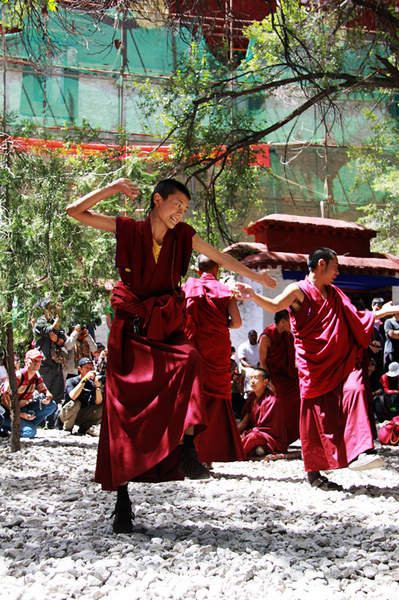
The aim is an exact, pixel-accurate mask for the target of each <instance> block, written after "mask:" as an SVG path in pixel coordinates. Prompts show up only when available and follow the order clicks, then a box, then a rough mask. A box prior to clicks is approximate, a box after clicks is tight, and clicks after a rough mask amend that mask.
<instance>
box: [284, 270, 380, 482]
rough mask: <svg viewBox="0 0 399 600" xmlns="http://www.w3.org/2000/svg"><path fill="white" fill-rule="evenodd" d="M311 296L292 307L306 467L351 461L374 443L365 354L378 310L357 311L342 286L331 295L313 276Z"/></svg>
mask: <svg viewBox="0 0 399 600" xmlns="http://www.w3.org/2000/svg"><path fill="white" fill-rule="evenodd" d="M298 286H299V287H300V289H301V290H302V291H303V293H304V295H305V299H304V301H303V303H302V306H301V308H300V310H299V311H298V312H295V313H294V312H292V311H291V328H292V331H293V333H294V337H295V350H296V363H297V366H298V374H299V383H300V390H301V415H300V438H301V443H302V455H303V460H304V464H305V470H306V471H319V470H326V469H339V468H342V467H347V466H348V464H349V463H350V462H351V461H352V460H354V459H355V458H356V457H357V456H358V455H359V454H361V453H362V452H365V451H366V450H369V449H370V448H372V447H373V436H372V433H371V429H370V423H369V419H368V415H367V397H366V391H365V386H364V382H363V372H362V357H363V353H364V350H365V349H366V348H367V347H368V345H369V341H370V337H371V334H372V331H373V325H374V314H373V313H372V312H371V311H357V310H356V308H355V307H354V306H353V305H352V303H351V302H350V300H349V298H348V297H347V296H346V295H345V294H344V293H343V292H342V291H341V290H340V289H338V288H337V287H335V286H334V285H331V286H329V287H328V294H327V298H324V297H323V296H322V294H321V292H320V291H319V290H318V288H317V287H316V286H315V285H313V284H312V283H311V281H310V280H309V278H308V277H306V279H305V280H304V281H301V282H299V283H298Z"/></svg>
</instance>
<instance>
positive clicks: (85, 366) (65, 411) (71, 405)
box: [60, 357, 103, 436]
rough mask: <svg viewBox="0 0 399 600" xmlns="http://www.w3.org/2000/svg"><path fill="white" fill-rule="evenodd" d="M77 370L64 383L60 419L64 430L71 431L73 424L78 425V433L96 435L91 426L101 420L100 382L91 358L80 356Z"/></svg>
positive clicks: (101, 398)
mask: <svg viewBox="0 0 399 600" xmlns="http://www.w3.org/2000/svg"><path fill="white" fill-rule="evenodd" d="M78 371H79V375H78V376H77V377H71V378H70V379H68V380H67V382H66V384H65V399H64V404H63V406H62V408H61V412H60V420H61V421H62V422H63V423H64V431H69V432H71V433H72V430H73V427H74V425H79V431H78V433H79V434H80V435H85V434H86V433H88V434H89V435H95V436H97V435H98V433H97V432H96V431H95V429H94V428H93V426H94V425H98V424H99V423H100V422H101V415H102V401H103V396H102V392H101V383H100V381H99V380H98V379H97V376H96V372H95V370H94V364H93V361H92V359H91V358H88V357H83V358H81V359H80V361H79V362H78Z"/></svg>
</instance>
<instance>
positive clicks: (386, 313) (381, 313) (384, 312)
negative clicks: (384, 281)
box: [374, 302, 399, 334]
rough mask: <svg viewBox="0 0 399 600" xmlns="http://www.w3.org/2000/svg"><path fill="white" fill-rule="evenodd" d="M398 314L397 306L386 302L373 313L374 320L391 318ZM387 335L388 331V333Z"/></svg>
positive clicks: (398, 307) (398, 308)
mask: <svg viewBox="0 0 399 600" xmlns="http://www.w3.org/2000/svg"><path fill="white" fill-rule="evenodd" d="M396 313H399V306H398V305H397V304H396V305H395V304H392V302H386V303H385V304H384V306H383V307H382V308H380V310H376V311H375V313H374V318H375V320H377V319H383V318H384V317H391V316H392V315H395V314H396ZM388 334H389V331H388Z"/></svg>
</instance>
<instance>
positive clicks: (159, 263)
mask: <svg viewBox="0 0 399 600" xmlns="http://www.w3.org/2000/svg"><path fill="white" fill-rule="evenodd" d="M117 193H123V194H125V195H126V196H128V197H129V198H132V199H134V198H136V197H137V196H138V195H139V189H138V187H137V186H136V185H135V184H134V183H132V182H131V181H130V180H129V179H125V178H122V179H118V180H116V181H114V182H112V183H110V184H108V185H106V186H105V187H103V188H101V189H99V190H96V191H93V192H90V193H89V194H87V195H85V196H83V197H82V198H80V199H78V200H76V201H75V202H73V203H72V204H71V205H70V206H68V207H67V213H68V214H69V215H70V216H71V217H74V218H75V219H77V220H78V221H81V222H82V223H84V224H85V225H89V226H91V227H95V228H97V229H101V230H103V231H109V232H111V233H115V234H116V266H117V267H118V269H119V273H120V277H121V281H119V282H118V283H117V284H116V286H115V288H114V290H113V295H112V300H111V304H112V308H113V310H114V312H115V317H114V319H113V321H112V327H111V331H110V335H109V345H108V351H109V352H108V367H107V379H106V402H105V406H104V410H103V417H102V426H101V433H100V440H99V447H98V456H97V468H96V475H95V480H96V481H97V482H99V483H101V484H102V487H103V489H106V490H117V501H116V505H115V510H114V514H115V518H114V522H113V529H114V531H115V532H116V533H118V532H131V531H132V530H133V524H132V519H133V518H134V515H133V514H132V511H131V502H130V499H129V494H128V489H127V482H128V481H129V480H136V481H153V482H155V481H167V480H174V479H182V477H183V476H184V475H187V476H189V477H192V478H203V477H209V472H208V471H207V470H206V469H205V468H204V467H203V466H202V465H201V464H200V463H199V462H198V458H197V455H196V452H195V449H194V444H193V437H194V435H195V434H196V433H198V432H199V431H201V430H202V429H204V428H205V427H206V423H207V416H206V411H205V409H204V407H203V406H202V403H201V400H200V394H199V391H200V390H199V369H198V365H199V357H198V353H197V352H196V350H195V349H194V348H193V346H191V344H189V343H188V341H187V339H186V337H185V335H184V293H183V292H182V290H181V288H180V280H181V277H183V276H184V275H185V273H186V271H187V267H188V264H189V261H190V257H191V253H192V250H193V249H195V250H197V251H198V252H202V253H204V254H206V255H207V256H209V257H210V258H211V259H212V260H214V261H215V262H217V263H218V264H221V265H223V266H224V267H226V268H227V269H231V270H232V271H236V272H237V273H240V274H242V275H244V276H247V277H250V278H252V279H253V280H254V281H258V282H260V283H262V284H264V285H266V286H270V287H274V286H275V285H276V282H275V280H274V279H272V278H271V277H270V276H269V275H268V274H267V273H260V272H258V273H254V272H253V271H251V270H250V269H248V268H247V267H244V266H243V265H241V264H240V263H239V262H238V261H236V260H235V259H233V258H232V257H230V256H228V255H225V254H222V253H221V252H219V251H218V250H216V249H215V248H213V247H212V246H210V245H209V244H207V243H206V242H205V241H203V240H202V239H201V238H200V237H199V236H198V235H197V234H196V233H195V230H194V229H193V228H192V227H190V226H189V225H187V224H186V223H183V217H184V214H185V212H186V210H187V208H188V206H189V202H190V193H189V191H188V189H187V188H186V186H185V185H183V184H182V183H180V182H179V181H176V180H174V179H165V180H162V181H160V182H159V183H158V185H157V186H156V187H155V189H154V191H153V194H152V196H151V205H150V213H149V216H148V217H147V218H146V219H145V220H144V221H135V220H134V219H131V218H129V217H121V216H118V217H114V216H108V215H105V214H100V213H96V212H92V211H91V210H90V209H91V208H92V207H93V206H94V205H95V204H97V203H98V202H100V201H101V200H105V199H106V198H109V197H110V196H113V195H114V194H117ZM181 442H182V444H181Z"/></svg>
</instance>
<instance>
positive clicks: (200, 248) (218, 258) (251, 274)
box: [193, 234, 277, 288]
mask: <svg viewBox="0 0 399 600" xmlns="http://www.w3.org/2000/svg"><path fill="white" fill-rule="evenodd" d="M193 248H194V250H196V251H197V252H199V253H200V254H205V256H207V257H208V258H210V259H211V260H213V261H214V262H215V263H217V264H218V265H220V266H222V267H225V268H226V269H228V270H229V271H233V273H238V274H239V275H242V276H243V277H248V279H252V281H257V282H258V283H261V284H262V285H264V286H265V287H270V288H275V287H276V285H277V282H276V280H275V279H274V278H273V277H271V276H270V275H269V271H268V270H267V269H266V270H264V271H252V269H249V268H248V267H246V266H245V265H242V264H241V263H240V262H239V261H238V260H236V259H235V258H233V257H232V256H230V254H227V253H224V252H219V250H216V248H214V247H213V246H211V245H210V244H208V242H205V240H203V239H202V238H200V237H199V235H197V234H195V235H194V237H193Z"/></svg>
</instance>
